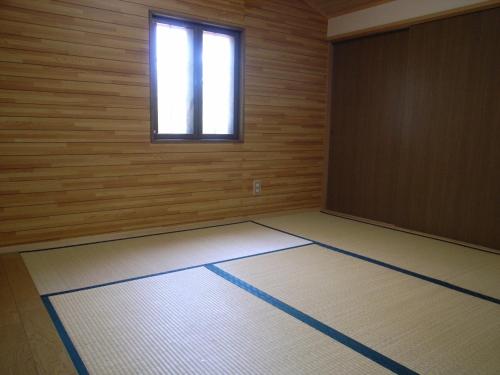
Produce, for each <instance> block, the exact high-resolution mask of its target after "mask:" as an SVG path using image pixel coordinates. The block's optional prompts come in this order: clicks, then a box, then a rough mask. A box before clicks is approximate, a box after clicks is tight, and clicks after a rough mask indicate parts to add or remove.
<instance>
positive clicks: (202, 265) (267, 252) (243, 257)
mask: <svg viewBox="0 0 500 375" xmlns="http://www.w3.org/2000/svg"><path fill="white" fill-rule="evenodd" d="M311 244H312V242H309V243H305V244H302V245H296V246H289V247H284V248H281V249H276V250H270V251H266V252H263V253H256V254H250V255H245V256H241V257H236V258H230V259H224V260H220V261H215V262H212V263H203V264H197V265H194V266H189V267H183V268H177V269H174V270H169V271H163V272H156V273H151V274H147V275H142V276H137V277H130V278H127V279H121V280H116V281H111V282H109V283H103V284H96V285H90V286H86V287H83V288H77V289H69V290H63V291H60V292H54V293H46V294H42V295H41V297H42V298H48V297H52V296H57V295H60V294H67V293H74V292H79V291H82V290H88V289H95V288H100V287H103V286H108V285H114V284H121V283H126V282H129V281H134V280H140V279H146V278H148V277H154V276H160V275H166V274H169V273H175V272H180V271H186V270H190V269H193V268H201V267H205V266H208V265H211V264H220V263H226V262H232V261H234V260H240V259H245V258H251V257H256V256H259V255H265V254H272V253H277V252H280V251H285V250H291V249H296V248H299V247H304V246H309V245H311Z"/></svg>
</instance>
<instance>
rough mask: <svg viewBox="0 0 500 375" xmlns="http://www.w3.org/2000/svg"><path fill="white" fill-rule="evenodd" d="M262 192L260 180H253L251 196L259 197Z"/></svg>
mask: <svg viewBox="0 0 500 375" xmlns="http://www.w3.org/2000/svg"><path fill="white" fill-rule="evenodd" d="M261 192H262V182H261V181H260V180H253V195H260V193H261Z"/></svg>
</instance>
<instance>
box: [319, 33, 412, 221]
mask: <svg viewBox="0 0 500 375" xmlns="http://www.w3.org/2000/svg"><path fill="white" fill-rule="evenodd" d="M407 39H408V31H406V30H405V31H398V32H393V33H389V34H383V35H377V36H373V37H368V38H363V39H357V40H353V41H348V42H343V43H337V44H335V45H334V50H333V61H334V63H333V85H332V90H333V91H332V114H331V147H330V163H329V180H328V198H327V207H328V208H329V209H331V210H335V211H339V212H344V213H348V214H352V215H357V216H362V217H367V218H370V219H374V220H379V221H383V222H392V215H393V211H394V210H393V204H394V198H395V195H396V191H395V187H396V182H397V175H396V172H397V170H398V147H399V143H400V129H401V124H402V122H403V114H404V103H405V98H404V92H405V82H406V79H405V76H406V70H407V66H406V65H407V55H408V54H407V45H408V43H407Z"/></svg>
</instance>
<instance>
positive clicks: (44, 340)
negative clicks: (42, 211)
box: [1, 254, 76, 375]
mask: <svg viewBox="0 0 500 375" xmlns="http://www.w3.org/2000/svg"><path fill="white" fill-rule="evenodd" d="M1 261H2V264H3V267H4V270H5V273H6V278H7V279H8V284H9V285H10V289H11V290H12V294H13V297H14V299H15V302H16V306H17V309H18V313H19V315H20V320H21V322H22V328H23V331H24V332H25V335H26V339H27V341H26V343H27V344H28V345H29V348H30V354H32V356H33V360H34V365H36V371H34V370H33V373H38V374H40V375H42V374H47V375H50V374H55V375H59V374H60V375H63V374H68V375H69V374H76V371H75V369H74V367H73V365H72V363H71V360H70V358H69V356H68V354H67V352H66V349H65V348H64V345H63V343H62V341H61V339H60V338H59V336H58V334H57V332H56V330H55V328H54V326H53V324H52V321H51V319H50V317H49V315H48V313H47V311H46V309H45V306H44V305H43V304H42V301H41V299H40V296H39V294H38V292H37V291H36V289H35V285H34V284H33V281H32V280H31V277H30V275H29V273H28V270H27V269H26V267H25V265H24V263H23V261H22V259H21V256H20V255H19V254H6V255H2V260H1ZM18 340H19V339H18V338H17V337H12V336H11V337H8V338H7V341H8V342H10V343H17V342H18ZM2 341H3V340H2ZM19 342H20V341H19ZM27 350H28V349H26V351H27ZM2 352H3V351H2ZM21 353H22V352H21ZM21 353H20V354H21ZM16 363H18V364H21V363H22V362H21V358H16ZM27 363H28V364H29V361H28V362H27ZM26 370H27V372H26V373H29V372H28V371H30V368H28V369H26ZM19 373H23V374H24V373H25V372H19Z"/></svg>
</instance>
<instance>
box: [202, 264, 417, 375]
mask: <svg viewBox="0 0 500 375" xmlns="http://www.w3.org/2000/svg"><path fill="white" fill-rule="evenodd" d="M205 267H206V268H207V269H209V270H210V271H212V272H213V273H215V274H217V275H219V276H220V277H222V278H223V279H225V280H227V281H229V282H230V283H232V284H234V285H236V286H238V287H240V288H241V289H243V290H245V291H247V292H248V293H251V294H252V295H254V296H255V297H257V298H260V299H262V300H264V301H265V302H267V303H269V304H271V305H273V306H274V307H276V308H278V309H280V310H281V311H283V312H285V313H287V314H289V315H291V316H293V317H294V318H296V319H298V320H300V321H301V322H303V323H305V324H307V325H309V326H310V327H312V328H314V329H316V330H318V331H320V332H321V333H323V334H325V335H327V336H329V337H330V338H332V339H333V340H335V341H338V342H340V343H341V344H343V345H345V346H347V347H349V348H351V349H352V350H354V351H356V352H357V353H359V354H361V355H363V356H365V357H366V358H368V359H370V360H372V361H374V362H376V363H378V364H379V365H381V366H383V367H385V368H386V369H388V370H390V371H392V372H394V373H396V374H417V373H416V372H415V371H413V370H410V369H409V368H407V367H405V366H403V365H402V364H400V363H398V362H396V361H394V360H392V359H391V358H388V357H386V356H384V355H383V354H381V353H379V352H377V351H375V350H373V349H371V348H369V347H367V346H366V345H363V344H362V343H360V342H358V341H356V340H354V339H352V338H351V337H349V336H346V335H344V334H343V333H342V332H339V331H337V330H336V329H334V328H332V327H330V326H327V325H326V324H324V323H322V322H320V321H319V320H316V319H314V318H313V317H311V316H309V315H307V314H305V313H303V312H301V311H299V310H297V309H296V308H294V307H292V306H290V305H288V304H286V303H285V302H283V301H281V300H279V299H277V298H274V297H273V296H271V295H269V294H267V293H266V292H264V291H262V290H260V289H258V288H256V287H254V286H252V285H250V284H248V283H246V282H245V281H243V280H241V279H239V278H237V277H236V276H234V275H231V274H230V273H228V272H226V271H223V270H222V269H220V268H219V267H217V266H216V265H213V264H210V265H206V266H205Z"/></svg>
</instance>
